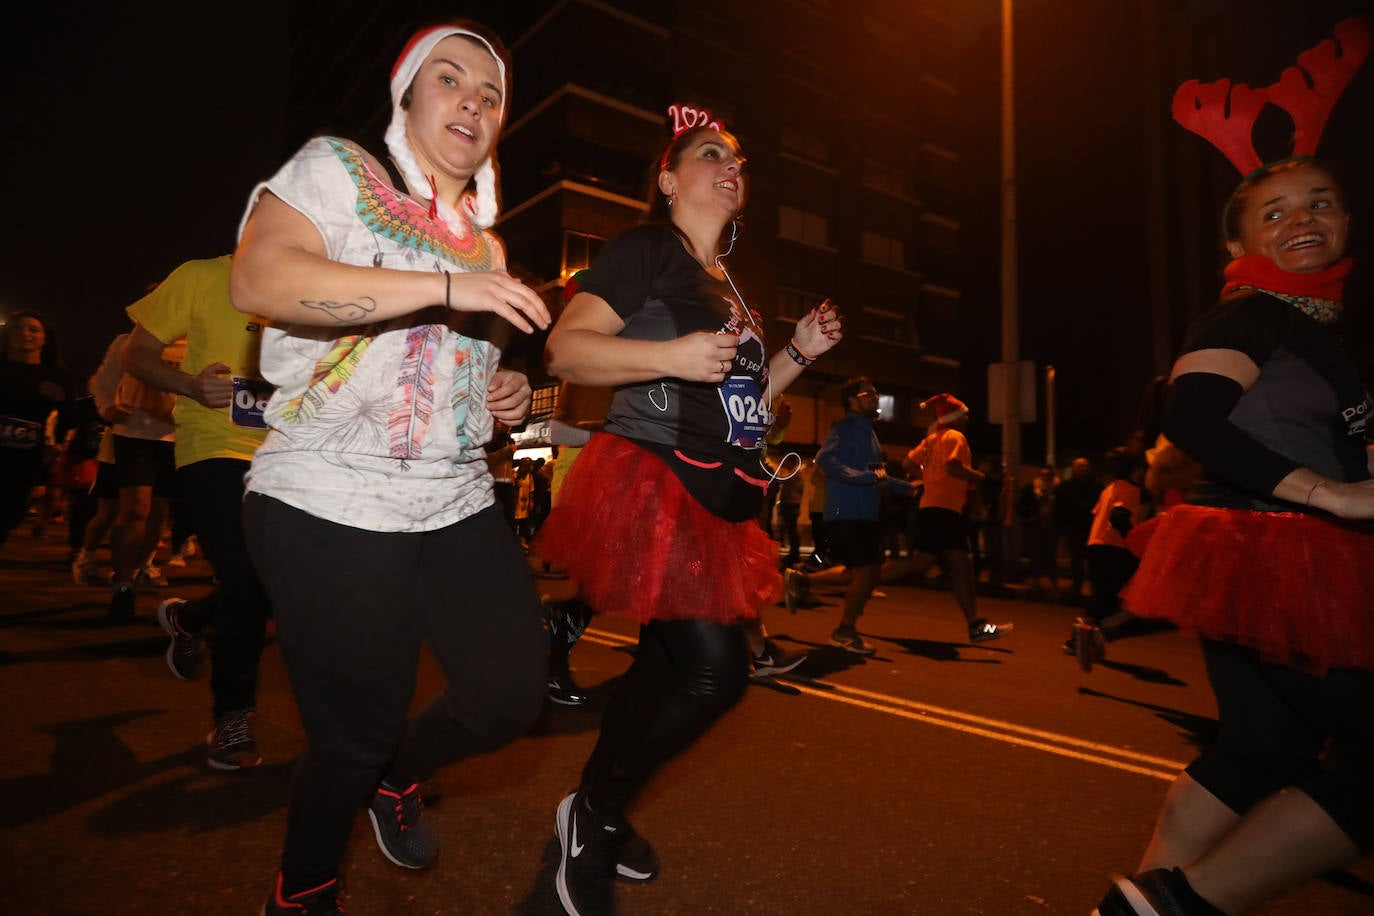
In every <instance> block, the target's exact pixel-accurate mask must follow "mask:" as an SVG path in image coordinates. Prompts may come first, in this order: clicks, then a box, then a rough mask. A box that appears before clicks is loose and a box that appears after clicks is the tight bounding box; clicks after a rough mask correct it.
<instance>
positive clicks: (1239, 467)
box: [1164, 372, 1298, 498]
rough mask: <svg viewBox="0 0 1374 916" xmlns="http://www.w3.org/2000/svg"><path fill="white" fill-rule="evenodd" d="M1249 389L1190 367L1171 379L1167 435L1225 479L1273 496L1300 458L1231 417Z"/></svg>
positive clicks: (1217, 477)
mask: <svg viewBox="0 0 1374 916" xmlns="http://www.w3.org/2000/svg"><path fill="white" fill-rule="evenodd" d="M1244 393H1245V389H1244V388H1242V387H1241V385H1240V383H1239V382H1237V381H1236V380H1235V379H1230V378H1227V377H1226V376H1224V375H1215V374H1213V373H1210V372H1189V373H1187V374H1186V375H1180V376H1179V377H1178V378H1176V379H1174V380H1173V382H1171V383H1170V384H1169V392H1168V395H1167V396H1166V398H1165V401H1164V435H1165V436H1166V437H1167V438H1168V439H1169V440H1170V441H1171V442H1173V443H1174V444H1175V445H1177V446H1178V447H1179V448H1181V449H1183V451H1184V452H1185V453H1187V455H1188V456H1189V457H1191V458H1192V459H1193V460H1194V461H1197V462H1198V463H1200V464H1201V465H1202V466H1203V468H1205V469H1206V470H1207V473H1208V474H1209V475H1210V476H1211V477H1212V478H1213V479H1214V480H1216V481H1218V482H1220V483H1226V484H1230V485H1231V486H1234V487H1237V488H1239V489H1242V490H1245V491H1247V492H1249V493H1253V494H1255V495H1257V496H1260V497H1266V498H1267V497H1272V496H1273V494H1274V487H1276V486H1278V484H1279V481H1280V480H1283V478H1285V477H1287V476H1288V475H1289V474H1290V473H1292V472H1293V471H1294V470H1295V469H1297V467H1298V463H1297V462H1296V461H1293V460H1292V459H1290V458H1285V457H1284V456H1283V455H1280V454H1279V453H1278V452H1275V451H1274V450H1272V449H1270V448H1269V447H1267V446H1265V445H1262V444H1261V443H1259V442H1257V441H1256V440H1255V439H1253V438H1251V437H1250V436H1248V435H1247V434H1246V433H1244V432H1243V431H1241V430H1240V429H1239V428H1238V427H1237V426H1236V425H1235V424H1234V423H1232V422H1231V421H1230V419H1229V417H1230V415H1231V411H1232V410H1234V409H1235V406H1236V404H1237V403H1238V402H1239V401H1240V398H1241V395H1243V394H1244Z"/></svg>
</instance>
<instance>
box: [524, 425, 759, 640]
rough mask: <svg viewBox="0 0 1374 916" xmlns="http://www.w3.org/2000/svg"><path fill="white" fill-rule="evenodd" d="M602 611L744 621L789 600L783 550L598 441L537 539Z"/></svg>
mask: <svg viewBox="0 0 1374 916" xmlns="http://www.w3.org/2000/svg"><path fill="white" fill-rule="evenodd" d="M533 546H534V551H535V553H537V554H538V555H539V556H540V557H541V558H542V559H543V560H544V561H545V562H548V563H554V564H557V565H559V566H562V567H564V568H566V569H567V571H568V575H569V576H570V577H571V578H573V579H575V580H576V581H577V582H578V585H579V588H580V596H581V598H582V600H584V601H586V602H587V603H588V604H589V605H591V606H592V607H593V608H594V609H595V610H597V611H598V612H601V613H605V614H618V615H621V616H624V617H629V618H631V619H633V620H637V621H639V622H640V623H647V622H648V621H650V620H685V619H708V620H716V621H719V622H721V623H735V622H738V621H740V620H743V619H749V618H753V617H756V616H758V609H759V608H760V607H762V606H763V605H765V604H772V603H774V602H776V601H777V600H778V599H779V597H780V596H781V595H782V576H781V574H780V573H779V572H778V549H777V545H776V544H775V543H774V542H773V541H772V539H771V538H769V537H768V535H767V534H765V533H764V531H763V529H761V528H760V527H759V526H758V523H757V522H754V521H752V520H751V521H744V522H727V521H725V520H724V519H722V518H720V517H719V516H716V515H713V514H711V513H710V512H708V511H707V510H706V509H705V508H704V507H703V506H702V505H701V503H699V502H697V501H696V499H695V498H693V496H692V495H691V494H690V493H688V492H687V490H686V488H684V487H683V485H682V483H681V481H679V480H678V478H677V476H676V475H674V474H673V472H672V471H671V470H670V469H669V468H668V466H667V465H665V464H664V463H663V462H662V461H661V460H660V459H659V458H658V457H657V456H655V455H652V454H650V453H649V452H647V451H645V450H644V449H642V448H639V447H638V446H636V445H634V444H633V443H632V442H630V441H628V440H626V439H623V438H621V437H620V436H614V435H610V434H608V433H598V434H596V435H595V436H593V437H592V441H591V442H590V443H588V444H587V447H586V448H584V449H583V450H582V452H581V454H579V455H578V456H577V461H575V462H574V463H573V465H572V467H571V468H569V469H568V476H567V478H566V479H565V480H564V481H563V488H562V490H561V491H560V492H559V494H558V505H557V506H555V507H554V509H553V511H552V512H551V513H549V517H548V519H547V520H546V521H545V522H544V524H543V526H542V527H541V528H540V529H539V535H538V537H536V538H535V541H534V545H533Z"/></svg>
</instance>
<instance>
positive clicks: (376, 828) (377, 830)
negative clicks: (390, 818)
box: [367, 809, 434, 871]
mask: <svg viewBox="0 0 1374 916" xmlns="http://www.w3.org/2000/svg"><path fill="white" fill-rule="evenodd" d="M367 819H368V820H369V821H371V822H372V835H373V836H375V837H376V838H377V848H378V849H380V850H381V851H382V855H384V856H386V858H387V861H389V862H390V863H391V864H392V865H399V866H401V867H402V868H409V869H410V870H411V871H419V870H420V869H422V868H428V867H429V866H430V865H433V864H434V863H433V862H429V863H427V864H425V865H411V864H410V863H409V862H402V861H401V860H400V859H398V858H396V857H395V856H393V855H392V854H391V850H389V849H387V848H386V843H383V842H382V828H381V825H380V824H378V823H377V814H376V812H374V811H372V810H370V809H369V810H368V812H367Z"/></svg>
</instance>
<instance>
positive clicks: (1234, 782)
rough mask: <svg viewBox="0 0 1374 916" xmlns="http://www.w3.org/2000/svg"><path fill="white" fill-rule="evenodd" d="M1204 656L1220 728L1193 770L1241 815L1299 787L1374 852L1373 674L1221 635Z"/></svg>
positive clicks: (1208, 643) (1359, 843)
mask: <svg viewBox="0 0 1374 916" xmlns="http://www.w3.org/2000/svg"><path fill="white" fill-rule="evenodd" d="M1202 657H1203V660H1204V661H1205V662H1206V663H1207V679H1208V680H1209V681H1210V682H1211V684H1212V692H1213V693H1214V694H1215V695H1216V698H1217V720H1218V725H1219V726H1220V727H1219V729H1218V732H1217V737H1216V740H1215V741H1213V742H1212V744H1211V746H1210V747H1208V748H1207V750H1206V751H1204V752H1203V754H1202V756H1200V757H1198V758H1197V759H1196V760H1194V761H1193V762H1192V763H1191V764H1189V765H1188V775H1190V776H1191V777H1193V779H1194V780H1196V781H1197V783H1198V784H1199V785H1201V786H1202V787H1203V788H1205V789H1206V790H1207V791H1208V792H1211V793H1212V794H1213V795H1215V796H1216V797H1217V798H1218V799H1219V800H1220V801H1221V803H1222V804H1224V805H1226V806H1227V807H1228V808H1230V809H1231V810H1232V811H1235V812H1236V813H1237V814H1245V813H1246V812H1247V811H1249V810H1250V809H1251V808H1252V807H1253V806H1254V805H1255V804H1256V803H1257V802H1259V801H1260V800H1261V799H1263V798H1265V797H1266V796H1269V795H1271V794H1273V793H1275V792H1277V791H1279V790H1280V789H1283V788H1285V787H1287V786H1297V787H1298V788H1300V789H1302V790H1303V791H1304V792H1306V793H1307V794H1308V795H1309V796H1311V798H1312V800H1313V801H1315V802H1316V803H1317V805H1318V806H1320V807H1321V809H1322V810H1323V811H1325V812H1326V813H1327V815H1329V816H1330V817H1331V819H1332V820H1334V821H1335V822H1336V824H1337V825H1338V826H1339V827H1340V828H1341V830H1343V831H1345V833H1346V835H1347V836H1349V837H1350V840H1351V842H1352V843H1354V844H1355V845H1356V846H1358V847H1359V848H1360V850H1361V851H1362V852H1364V853H1369V852H1371V851H1374V784H1371V782H1370V773H1371V772H1374V714H1371V712H1370V710H1371V709H1374V672H1370V671H1358V670H1354V669H1336V670H1331V671H1328V672H1326V673H1325V674H1323V675H1320V676H1318V675H1315V674H1308V673H1306V672H1303V671H1299V670H1298V669H1296V668H1289V667H1287V666H1286V665H1277V664H1273V663H1270V662H1265V661H1263V660H1261V659H1260V657H1259V655H1258V653H1256V652H1254V651H1253V650H1251V649H1247V648H1245V647H1244V646H1238V645H1234V644H1231V643H1224V642H1219V641H1217V640H1212V639H1204V640H1203V641H1202Z"/></svg>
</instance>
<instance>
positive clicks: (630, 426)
mask: <svg viewBox="0 0 1374 916" xmlns="http://www.w3.org/2000/svg"><path fill="white" fill-rule="evenodd" d="M580 286H581V289H582V290H584V291H586V292H588V293H591V294H593V295H596V296H599V297H601V298H602V299H604V300H606V302H607V303H608V304H609V305H610V306H611V308H612V309H614V310H615V313H616V314H617V315H619V316H620V317H621V318H622V319H623V320H624V321H625V328H624V330H622V331H621V332H620V336H621V337H627V338H631V339H634V340H655V341H663V340H674V339H676V338H678V337H682V336H684V335H686V334H690V333H692V332H694V331H709V332H712V333H734V334H739V335H740V344H739V349H738V351H737V352H736V354H735V361H734V366H733V367H732V368H731V370H730V373H729V376H728V377H727V378H726V379H725V381H724V382H722V383H720V384H713V383H710V382H688V381H683V380H682V379H678V378H672V377H663V378H656V379H653V380H651V381H647V382H637V383H635V384H632V385H622V386H620V387H618V388H617V389H616V391H615V395H614V397H613V398H612V400H611V409H610V412H609V413H608V414H607V417H606V425H605V430H606V431H607V432H610V433H614V434H616V435H618V436H623V437H625V438H627V439H630V440H632V441H634V442H636V443H637V444H639V445H641V446H643V447H644V448H646V449H648V450H649V451H652V452H654V453H655V454H657V455H659V456H660V457H662V458H663V459H664V461H665V462H666V463H667V464H668V465H669V467H671V468H672V469H673V472H674V473H675V474H677V476H678V478H679V479H680V480H682V482H683V484H684V486H686V488H687V489H688V490H689V491H690V492H691V493H692V495H693V496H694V497H696V498H697V500H698V501H699V502H701V503H702V505H704V506H706V508H708V509H709V510H711V511H712V512H714V513H715V514H716V515H719V516H721V517H722V518H727V519H729V520H732V521H744V520H746V519H749V518H753V517H754V515H755V514H756V513H757V512H758V510H759V506H760V505H761V504H762V498H763V494H764V488H763V486H762V484H764V483H766V479H767V478H766V472H765V471H764V470H763V468H762V467H761V466H760V464H759V456H760V455H761V454H762V452H761V449H762V448H763V446H764V436H765V434H766V433H767V431H768V427H769V425H770V424H771V423H772V420H773V418H772V415H771V414H770V412H769V409H768V406H769V401H770V399H769V397H768V359H767V350H766V348H765V345H764V341H763V339H762V335H761V329H760V322H759V319H758V317H757V315H754V314H752V313H747V312H746V306H745V305H744V303H741V302H737V301H736V300H735V297H734V295H733V291H732V290H731V289H730V287H729V286H728V285H727V284H726V283H724V282H722V281H719V280H716V279H715V278H714V277H712V276H711V275H710V274H708V273H706V271H705V270H703V269H702V267H701V265H700V264H698V263H697V261H696V259H695V258H693V257H692V255H691V254H689V253H688V251H687V249H686V247H685V246H684V245H683V243H682V241H681V240H680V239H679V238H678V237H677V235H676V234H675V233H674V232H673V231H672V229H670V228H668V227H665V226H640V227H638V228H636V229H632V230H630V231H629V232H627V233H625V234H624V235H621V236H620V237H618V238H616V239H614V240H612V241H611V242H609V243H608V244H607V245H606V247H605V248H603V249H602V251H601V253H600V255H598V256H597V259H596V262H595V263H594V264H592V266H591V269H590V270H589V271H588V272H587V273H586V274H585V275H584V277H583V279H582V282H581V284H580ZM746 316H748V317H746Z"/></svg>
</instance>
